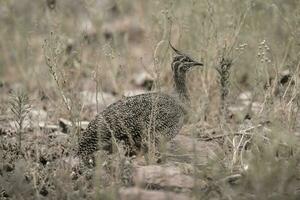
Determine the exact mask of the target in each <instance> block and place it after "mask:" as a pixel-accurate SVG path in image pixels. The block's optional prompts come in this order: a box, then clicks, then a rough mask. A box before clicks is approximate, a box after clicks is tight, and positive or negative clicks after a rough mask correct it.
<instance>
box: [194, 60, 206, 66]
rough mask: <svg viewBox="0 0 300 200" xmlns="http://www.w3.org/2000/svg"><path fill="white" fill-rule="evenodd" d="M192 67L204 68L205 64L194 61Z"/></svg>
mask: <svg viewBox="0 0 300 200" xmlns="http://www.w3.org/2000/svg"><path fill="white" fill-rule="evenodd" d="M191 65H192V66H203V63H200V62H196V61H193V62H192V63H191Z"/></svg>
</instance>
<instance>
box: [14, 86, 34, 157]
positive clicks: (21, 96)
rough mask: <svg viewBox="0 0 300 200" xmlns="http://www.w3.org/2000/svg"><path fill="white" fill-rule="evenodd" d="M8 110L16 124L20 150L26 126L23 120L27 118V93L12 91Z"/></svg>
mask: <svg viewBox="0 0 300 200" xmlns="http://www.w3.org/2000/svg"><path fill="white" fill-rule="evenodd" d="M9 104H10V111H11V113H12V118H13V120H14V122H15V125H16V133H17V135H18V143H19V151H21V145H22V135H23V132H24V128H26V123H25V120H26V119H27V120H28V113H29V111H30V108H31V106H30V104H29V98H28V95H27V94H26V93H25V92H24V91H20V92H16V93H14V94H13V95H12V96H11V98H10V102H9Z"/></svg>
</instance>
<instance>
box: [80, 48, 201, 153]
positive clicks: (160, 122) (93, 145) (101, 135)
mask: <svg viewBox="0 0 300 200" xmlns="http://www.w3.org/2000/svg"><path fill="white" fill-rule="evenodd" d="M171 47H172V46H171ZM172 48H173V50H174V51H175V52H176V53H177V55H176V56H175V57H174V59H173V62H172V71H173V78H174V86H175V94H174V95H168V94H164V93H159V92H153V93H147V94H141V95H136V96H132V97H124V98H122V99H121V100H119V101H117V102H115V103H113V104H111V105H109V106H108V107H107V108H105V109H104V110H103V111H102V112H101V113H99V114H98V115H97V116H96V117H95V119H94V120H92V121H91V122H90V124H89V126H88V128H87V129H86V130H85V132H84V133H83V134H82V136H81V137H80V139H79V149H78V154H79V155H80V156H81V157H83V158H84V157H88V156H89V155H92V154H93V153H94V152H95V151H97V150H98V149H103V150H106V151H108V152H112V150H113V145H112V144H115V143H116V144H123V146H125V148H126V152H127V154H129V155H133V154H136V153H138V152H139V151H141V150H142V149H144V147H145V148H147V147H146V143H145V141H147V137H149V133H150V134H151V135H152V136H154V138H155V141H156V142H159V141H160V139H164V140H170V139H172V138H173V137H175V136H176V135H177V134H178V133H179V131H180V129H181V127H182V126H183V124H184V120H185V117H186V113H187V107H188V105H189V99H188V94H187V90H186V86H185V74H186V72H187V71H188V70H189V69H190V68H192V67H193V66H195V65H202V64H201V63H198V62H195V61H193V60H192V59H190V58H189V57H188V56H186V55H184V54H182V53H181V52H179V51H178V50H176V49H175V48H174V47H172Z"/></svg>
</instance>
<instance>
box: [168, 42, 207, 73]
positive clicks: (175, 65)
mask: <svg viewBox="0 0 300 200" xmlns="http://www.w3.org/2000/svg"><path fill="white" fill-rule="evenodd" d="M170 47H171V48H172V49H173V51H174V52H175V56H174V57H173V61H172V71H173V73H174V75H175V76H183V75H185V74H186V72H188V71H189V70H191V69H192V68H193V67H195V66H203V63H201V62H197V61H194V60H193V59H191V58H190V57H189V56H187V55H186V54H184V53H181V52H180V51H179V50H177V49H175V47H173V46H172V44H171V43H170Z"/></svg>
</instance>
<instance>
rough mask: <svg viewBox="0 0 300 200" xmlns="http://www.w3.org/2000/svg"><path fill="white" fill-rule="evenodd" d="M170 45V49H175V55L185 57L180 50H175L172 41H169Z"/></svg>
mask: <svg viewBox="0 0 300 200" xmlns="http://www.w3.org/2000/svg"><path fill="white" fill-rule="evenodd" d="M169 45H170V47H171V48H172V49H173V51H175V53H177V54H179V55H184V54H183V53H181V52H180V51H179V50H177V49H175V47H174V46H173V45H172V44H171V41H169Z"/></svg>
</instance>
